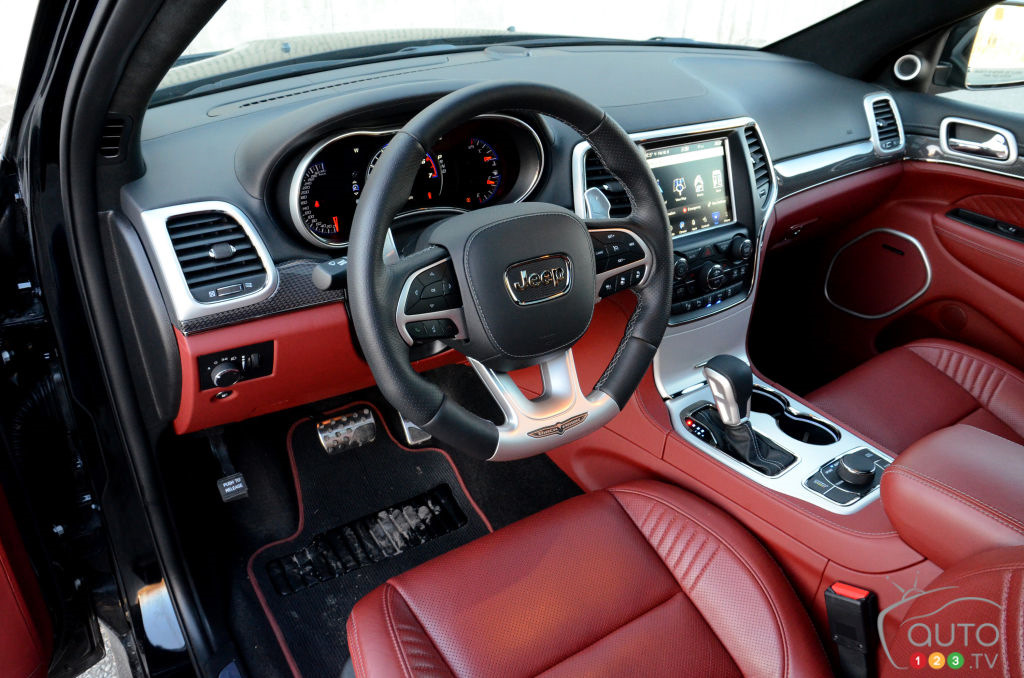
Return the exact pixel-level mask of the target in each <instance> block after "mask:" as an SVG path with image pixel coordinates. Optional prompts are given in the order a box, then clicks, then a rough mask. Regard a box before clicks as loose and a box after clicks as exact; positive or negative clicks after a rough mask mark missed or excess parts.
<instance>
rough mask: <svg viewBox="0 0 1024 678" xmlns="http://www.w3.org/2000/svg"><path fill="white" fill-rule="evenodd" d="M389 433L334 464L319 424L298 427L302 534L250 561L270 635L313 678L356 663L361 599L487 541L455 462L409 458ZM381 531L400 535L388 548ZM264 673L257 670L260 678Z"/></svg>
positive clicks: (436, 455)
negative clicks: (348, 628) (355, 619)
mask: <svg viewBox="0 0 1024 678" xmlns="http://www.w3.org/2000/svg"><path fill="white" fill-rule="evenodd" d="M370 407H371V408H373V406H372V405H370ZM373 409H374V410H375V411H376V408H373ZM377 420H378V423H380V422H381V420H380V414H379V412H377ZM385 426H386V424H385ZM385 426H380V425H379V426H378V433H377V439H376V441H375V442H373V443H371V444H369V445H366V446H364V447H361V448H357V449H354V450H350V451H346V452H342V453H339V454H337V455H333V456H331V455H328V454H327V453H326V452H324V449H323V447H322V446H321V445H320V442H319V439H318V437H317V433H316V429H315V423H314V421H313V420H312V419H308V420H304V421H301V422H299V423H298V424H296V425H295V426H294V427H293V429H292V431H291V435H290V436H289V443H290V454H291V456H292V460H293V468H294V470H295V472H296V473H297V476H298V478H297V488H296V489H297V494H298V496H299V497H300V502H301V514H300V518H299V529H298V530H297V531H296V533H295V534H293V535H292V536H291V537H290V538H287V539H285V540H280V541H277V542H272V543H271V544H268V545H267V546H264V547H263V548H261V549H260V550H258V551H257V552H256V553H255V554H253V556H252V558H250V560H249V566H248V572H249V576H250V583H251V584H252V586H253V589H254V591H255V592H256V593H257V597H261V598H262V601H263V602H262V603H261V605H262V606H263V607H264V608H265V611H266V612H267V617H268V619H269V620H270V623H271V626H272V627H273V626H276V627H277V630H276V633H277V634H278V636H279V638H280V640H281V641H283V644H284V645H285V646H287V653H288V654H290V655H291V659H292V661H294V664H295V667H296V668H297V669H298V671H299V672H301V674H302V675H303V676H306V677H307V678H309V677H312V676H321V675H339V674H340V672H341V667H342V666H344V664H345V661H346V660H347V659H348V655H349V653H348V646H347V642H346V637H345V622H346V620H347V619H348V615H349V612H350V611H351V609H352V607H353V606H354V605H355V603H356V602H357V601H358V600H359V599H360V598H362V597H363V596H364V595H366V594H367V593H369V592H370V591H371V590H373V589H374V588H376V587H377V586H379V585H380V584H382V583H383V582H384V581H386V580H387V579H388V578H390V577H392V576H394V575H397V574H399V573H401V572H404V571H406V570H408V569H410V568H412V567H415V566H416V565H419V564H420V563H423V562H426V561H427V560H430V559H431V558H433V557H435V556H438V555H440V554H442V553H444V552H446V551H449V550H451V549H453V548H455V547H457V546H460V545H462V544H465V543H467V542H469V541H471V540H473V539H475V538H477V537H480V536H483V535H484V534H486V533H487V531H488V528H487V524H486V522H485V520H484V519H483V518H482V517H481V515H480V513H479V512H478V511H477V509H476V508H475V507H474V505H473V504H472V501H471V500H470V499H469V498H468V497H467V495H466V494H465V492H464V491H463V489H462V485H461V483H460V479H459V477H458V475H457V474H456V472H455V470H454V468H453V466H452V464H451V463H450V462H449V459H448V458H447V456H446V454H445V453H443V452H441V451H437V450H431V449H422V450H415V451H411V450H406V449H403V448H402V447H399V446H398V445H397V444H395V443H394V442H393V441H392V440H391V438H390V437H389V435H388V430H387V428H385ZM382 512H383V513H384V515H383V516H381V515H380V514H381V513H382ZM428 514H429V515H430V521H429V522H430V525H426V523H427V522H428V521H427V517H428ZM417 521H419V523H422V524H419V523H418V522H417ZM385 523H386V524H387V525H386V527H385ZM346 528H347V529H348V531H349V532H351V534H347V535H346ZM374 529H376V530H384V531H393V533H392V534H391V535H390V536H388V535H385V538H384V540H383V541H382V540H381V538H380V535H378V536H377V537H376V538H375V537H374V536H373V535H372V534H370V532H371V531H372V530H374ZM402 531H405V532H406V535H405V536H404V537H401V538H396V533H397V534H400V533H401V532H402ZM357 532H361V533H362V534H356V533H357ZM332 540H333V541H332ZM388 541H390V543H391V547H390V548H386V544H387V542H388ZM371 544H374V545H375V546H370V545H371ZM396 545H397V546H396ZM374 549H376V551H374ZM371 551H373V552H371ZM388 551H390V552H388ZM286 566H287V567H286ZM289 568H290V571H289V572H286V571H285V570H286V569H289ZM279 590H280V591H282V592H279ZM258 668H259V667H254V666H250V669H252V670H254V671H256V674H259V671H258Z"/></svg>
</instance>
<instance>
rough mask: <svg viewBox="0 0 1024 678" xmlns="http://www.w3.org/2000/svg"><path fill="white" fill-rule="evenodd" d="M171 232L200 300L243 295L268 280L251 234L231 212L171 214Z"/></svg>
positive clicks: (197, 299)
mask: <svg viewBox="0 0 1024 678" xmlns="http://www.w3.org/2000/svg"><path fill="white" fill-rule="evenodd" d="M167 234H168V235H169V236H170V237H171V244H172V245H173V246H174V254H175V256H177V258H178V263H179V264H180V265H181V272H182V273H183V274H184V275H185V282H186V283H187V284H188V289H189V292H191V293H192V296H193V297H194V298H195V299H196V301H201V302H212V301H219V300H221V299H230V298H232V297H237V296H242V295H244V294H247V293H251V292H255V291H257V290H259V289H261V288H262V287H263V285H264V283H265V282H266V280H267V271H266V269H264V267H263V262H262V261H261V260H260V257H259V254H258V253H257V252H256V249H255V248H254V247H253V245H252V242H251V241H250V240H249V236H248V235H246V232H245V230H244V229H243V228H242V226H241V224H239V223H238V222H237V221H235V219H234V218H233V217H231V216H230V215H228V214H225V213H223V212H197V213H193V214H182V215H178V216H173V217H169V218H168V219H167Z"/></svg>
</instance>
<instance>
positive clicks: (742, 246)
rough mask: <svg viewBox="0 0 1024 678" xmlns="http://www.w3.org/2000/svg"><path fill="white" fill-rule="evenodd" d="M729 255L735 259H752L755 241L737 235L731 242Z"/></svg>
mask: <svg viewBox="0 0 1024 678" xmlns="http://www.w3.org/2000/svg"><path fill="white" fill-rule="evenodd" d="M729 256H731V257H732V258H733V259H743V260H746V259H750V257H752V256H754V243H753V242H752V241H751V240H750V238H747V237H745V236H742V235H737V236H736V237H734V238H733V239H732V242H731V243H729Z"/></svg>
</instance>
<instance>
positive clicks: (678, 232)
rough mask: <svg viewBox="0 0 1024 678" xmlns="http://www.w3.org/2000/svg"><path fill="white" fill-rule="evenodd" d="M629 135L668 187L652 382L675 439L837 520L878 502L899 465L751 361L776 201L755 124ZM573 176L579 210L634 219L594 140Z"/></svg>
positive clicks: (578, 154) (582, 148) (577, 154)
mask: <svg viewBox="0 0 1024 678" xmlns="http://www.w3.org/2000/svg"><path fill="white" fill-rule="evenodd" d="M632 137H633V139H634V140H635V141H636V142H637V144H638V145H639V146H640V147H641V149H642V150H643V151H644V154H645V156H646V158H647V161H648V164H649V165H650V167H651V171H652V173H653V174H654V178H655V179H656V181H657V182H658V185H659V187H660V189H661V193H662V197H663V198H664V201H665V209H666V213H667V215H668V223H669V228H670V230H671V235H672V246H673V251H674V256H675V261H674V268H673V278H674V283H673V295H672V308H671V316H670V321H669V327H668V329H667V330H666V333H665V337H664V339H663V341H662V344H661V347H660V348H659V350H658V353H657V354H656V355H655V359H654V378H655V383H656V385H657V387H658V390H659V392H660V394H661V396H662V398H663V399H664V401H665V405H666V407H667V409H668V413H669V417H670V419H671V424H672V427H673V429H674V430H675V432H676V434H677V435H678V436H679V437H680V438H681V439H682V440H683V441H685V442H686V443H687V444H688V445H690V446H691V447H692V448H696V449H697V450H700V451H701V452H704V453H706V454H707V455H709V456H710V457H713V458H714V459H716V460H717V461H719V462H721V463H722V464H724V465H725V466H728V467H730V468H731V469H733V470H734V471H735V472H736V473H739V474H741V475H743V476H745V477H746V478H748V479H749V480H752V481H754V482H756V483H758V484H760V485H762V486H764V487H767V488H769V489H771V490H772V491H774V492H778V493H780V494H784V495H788V496H791V497H795V498H797V499H800V500H802V501H804V502H807V503H809V504H813V505H815V506H817V507H819V508H822V509H825V510H827V511H829V512H831V513H836V514H851V513H855V512H858V511H860V510H862V509H863V508H864V507H865V506H867V505H869V504H871V503H872V502H873V501H874V500H875V499H877V498H878V496H879V482H880V479H881V475H882V471H883V470H884V469H885V468H886V467H888V465H889V464H890V463H891V462H892V458H891V457H889V456H888V455H886V454H885V453H883V452H882V451H880V450H878V449H877V448H875V447H874V446H872V445H871V444H869V443H868V442H867V441H865V440H864V439H862V438H860V437H859V436H857V435H856V434H854V433H853V432H851V431H847V430H845V429H843V428H842V427H841V426H839V425H837V424H835V423H834V422H830V421H828V420H827V419H825V418H824V417H822V415H820V414H819V413H816V412H814V411H812V410H811V409H810V408H809V407H807V406H805V405H803V404H802V403H799V402H793V401H791V400H790V399H789V398H787V397H786V396H785V395H783V394H782V393H780V392H778V391H777V390H775V389H774V388H773V387H772V386H771V385H769V384H767V383H765V382H764V381H762V380H760V379H758V378H756V377H755V376H754V375H753V373H752V370H751V368H750V367H749V365H748V363H749V361H748V360H747V359H746V338H747V329H748V326H749V323H750V314H751V309H752V306H753V295H754V292H755V291H756V284H757V278H758V275H759V272H758V271H759V264H760V259H761V256H762V254H763V248H764V244H765V243H764V229H765V226H766V224H767V221H768V218H769V216H770V215H771V212H772V210H773V208H774V203H775V199H776V196H777V185H776V179H775V173H774V169H773V168H772V164H771V160H770V158H769V156H768V153H767V146H766V144H765V142H764V138H763V136H762V134H761V131H760V129H759V128H758V126H757V124H756V123H755V122H754V121H753V120H752V119H750V118H737V119H732V120H725V121H721V122H712V123H703V124H699V125H691V126H686V127H677V128H671V129H665V130H657V131H653V132H643V133H638V134H634V135H632ZM573 172H574V174H573V188H574V197H575V208H576V212H577V214H579V215H580V216H582V217H585V218H622V217H627V216H628V215H629V212H630V204H629V198H628V196H627V195H626V193H625V190H624V188H623V187H622V185H621V184H620V183H619V182H618V181H617V180H616V179H615V178H614V177H613V176H612V175H611V174H610V173H609V172H608V171H607V170H606V169H605V168H604V166H603V165H602V164H601V162H600V159H599V158H597V156H596V155H595V154H594V153H593V152H592V151H591V149H590V146H589V144H587V143H581V144H579V145H578V146H577V147H576V148H575V150H574V153H573ZM723 366H726V368H724V370H723ZM723 374H727V375H731V376H723ZM729 394H732V395H729ZM737 394H738V395H737Z"/></svg>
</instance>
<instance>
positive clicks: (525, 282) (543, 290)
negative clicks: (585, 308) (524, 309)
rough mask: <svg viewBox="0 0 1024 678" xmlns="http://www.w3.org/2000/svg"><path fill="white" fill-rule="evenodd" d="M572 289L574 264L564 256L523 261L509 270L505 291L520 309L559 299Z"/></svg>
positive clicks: (556, 255)
mask: <svg viewBox="0 0 1024 678" xmlns="http://www.w3.org/2000/svg"><path fill="white" fill-rule="evenodd" d="M570 287H572V262H570V260H569V257H567V256H566V255H564V254H548V255H545V256H543V257H537V258H536V259H529V260H527V261H520V262H519V263H518V264H512V265H511V266H509V267H508V268H507V269H505V289H507V290H508V293H509V296H511V297H512V301H514V302H516V303H517V304H519V305H520V306H528V305H530V304H539V303H540V302H542V301H550V300H551V299H556V298H558V297H560V296H562V295H563V294H565V293H566V292H568V291H569V288H570Z"/></svg>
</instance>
